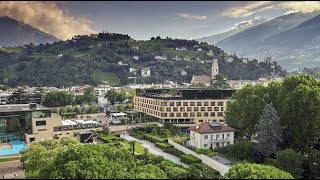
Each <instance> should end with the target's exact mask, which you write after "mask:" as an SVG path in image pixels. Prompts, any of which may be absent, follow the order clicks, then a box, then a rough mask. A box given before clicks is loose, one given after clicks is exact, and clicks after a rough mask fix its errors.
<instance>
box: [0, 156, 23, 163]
mask: <svg viewBox="0 0 320 180" xmlns="http://www.w3.org/2000/svg"><path fill="white" fill-rule="evenodd" d="M20 159H21V158H20V157H12V158H0V162H8V161H16V160H20Z"/></svg>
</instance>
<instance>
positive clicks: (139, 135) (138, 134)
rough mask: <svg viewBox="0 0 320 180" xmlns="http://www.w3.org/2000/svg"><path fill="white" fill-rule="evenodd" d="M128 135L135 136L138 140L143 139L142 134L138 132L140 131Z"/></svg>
mask: <svg viewBox="0 0 320 180" xmlns="http://www.w3.org/2000/svg"><path fill="white" fill-rule="evenodd" d="M130 136H132V137H135V138H137V139H140V140H142V139H143V134H142V133H140V132H135V133H131V134H130Z"/></svg>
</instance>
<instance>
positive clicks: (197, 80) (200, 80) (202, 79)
mask: <svg viewBox="0 0 320 180" xmlns="http://www.w3.org/2000/svg"><path fill="white" fill-rule="evenodd" d="M198 83H203V84H204V85H206V86H210V84H211V79H210V77H209V76H195V75H193V76H192V79H191V84H198Z"/></svg>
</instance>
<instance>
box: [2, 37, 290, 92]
mask: <svg viewBox="0 0 320 180" xmlns="http://www.w3.org/2000/svg"><path fill="white" fill-rule="evenodd" d="M160 56H161V57H162V59H161V58H159V57H160ZM213 59H217V60H218V63H219V66H220V70H219V71H220V73H221V74H225V75H226V76H227V77H228V79H252V80H254V79H257V78H259V77H265V76H270V74H271V73H272V72H273V71H274V70H275V73H276V74H278V75H284V74H285V72H284V71H283V70H282V68H281V67H280V66H279V65H277V63H276V62H274V64H273V65H275V66H274V68H272V67H271V65H266V64H265V63H263V62H260V63H258V61H257V60H252V61H248V62H246V63H244V61H243V59H242V58H239V57H237V56H235V55H232V56H230V55H228V54H226V53H225V52H224V51H223V50H221V49H220V48H218V47H216V46H214V45H209V44H207V43H199V42H197V41H195V40H183V39H171V38H166V39H161V37H159V36H158V37H152V38H151V40H147V41H135V40H133V39H132V38H131V37H129V36H128V35H124V34H116V33H104V32H102V33H99V34H97V35H90V36H87V35H85V36H75V37H74V38H72V39H71V40H66V41H59V42H55V43H53V44H48V43H47V44H40V45H38V46H34V45H32V44H29V45H25V46H18V47H10V48H0V84H6V85H9V86H17V85H25V84H28V85H31V86H37V85H42V86H70V85H81V84H89V85H96V84H97V83H100V82H101V81H103V80H105V81H108V82H109V84H111V85H125V84H128V83H134V81H135V79H134V78H129V77H134V76H135V77H136V82H137V83H161V82H163V81H165V80H172V81H175V82H178V83H182V82H190V80H191V78H192V76H193V75H210V72H211V70H210V68H211V62H212V60H213ZM231 60H232V61H231ZM120 61H121V62H120ZM144 67H149V68H150V70H151V75H150V77H142V76H141V68H144ZM130 68H131V71H132V70H133V69H134V70H135V71H136V72H130ZM132 68H133V69H132ZM182 72H187V75H182V74H183V73H182Z"/></svg>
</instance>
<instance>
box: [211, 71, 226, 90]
mask: <svg viewBox="0 0 320 180" xmlns="http://www.w3.org/2000/svg"><path fill="white" fill-rule="evenodd" d="M212 86H213V87H215V88H217V89H227V88H230V85H229V83H228V79H227V77H226V76H225V75H222V74H218V75H216V77H215V80H214V81H213V84H212Z"/></svg>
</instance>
